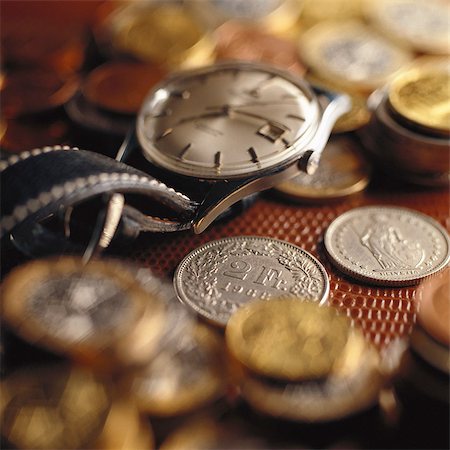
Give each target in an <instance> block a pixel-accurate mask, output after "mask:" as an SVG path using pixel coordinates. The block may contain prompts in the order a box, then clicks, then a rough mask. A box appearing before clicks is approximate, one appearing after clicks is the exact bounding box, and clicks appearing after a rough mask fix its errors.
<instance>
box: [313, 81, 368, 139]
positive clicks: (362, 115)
mask: <svg viewBox="0 0 450 450" xmlns="http://www.w3.org/2000/svg"><path fill="white" fill-rule="evenodd" d="M306 79H307V80H308V81H309V82H310V83H312V84H313V85H315V86H319V87H323V88H326V89H328V90H331V91H337V92H345V93H346V94H347V95H348V96H350V97H351V100H352V108H351V110H350V111H349V112H348V113H345V114H344V115H342V116H341V117H339V119H338V120H337V121H336V123H335V124H334V127H333V131H332V132H333V133H335V134H336V133H348V132H349V131H355V130H357V129H359V128H361V127H363V126H364V125H366V124H367V123H368V122H369V120H370V117H371V113H370V111H369V108H368V107H367V98H366V97H365V96H363V95H358V94H356V93H355V92H351V91H350V90H349V89H345V88H344V87H342V86H339V84H338V83H333V82H331V81H327V80H323V79H321V78H320V77H319V76H317V75H316V74H312V73H308V74H307V75H306Z"/></svg>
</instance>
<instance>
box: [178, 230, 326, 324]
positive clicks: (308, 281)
mask: <svg viewBox="0 0 450 450" xmlns="http://www.w3.org/2000/svg"><path fill="white" fill-rule="evenodd" d="M174 285H175V290H176V292H177V294H178V297H179V299H180V300H181V301H182V302H183V303H185V304H186V305H188V306H190V307H191V308H192V309H194V310H195V311H196V312H197V313H198V314H200V315H201V316H203V317H205V318H206V319H208V320H210V321H212V322H214V323H216V324H217V325H220V326H225V325H226V324H227V322H228V319H229V318H230V316H231V314H232V313H233V312H234V311H236V310H237V309H238V308H239V307H240V306H242V305H244V304H246V303H247V302H249V301H251V300H253V299H270V298H280V297H299V298H302V299H305V300H311V301H315V302H319V303H320V304H323V303H325V302H326V300H327V297H328V291H329V282H328V276H327V273H326V271H325V269H324V267H323V266H322V264H321V263H320V262H319V261H318V260H317V259H316V258H314V256H312V255H311V254H309V253H308V252H306V251H304V250H302V249H301V248H299V247H297V246H295V245H293V244H290V243H288V242H284V241H280V240H278V239H272V238H267V237H255V236H236V237H229V238H224V239H219V240H217V241H212V242H208V243H206V244H204V245H202V246H201V247H199V248H197V249H196V250H194V251H193V252H191V253H189V254H188V255H187V256H186V257H185V258H184V259H183V261H182V262H181V263H180V265H179V266H178V268H177V270H176V272H175V276H174Z"/></svg>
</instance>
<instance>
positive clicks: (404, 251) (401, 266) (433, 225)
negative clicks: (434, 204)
mask: <svg viewBox="0 0 450 450" xmlns="http://www.w3.org/2000/svg"><path fill="white" fill-rule="evenodd" d="M324 243H325V249H326V251H327V253H328V256H329V257H330V260H331V261H332V263H333V264H334V265H335V266H336V267H337V268H338V269H339V270H341V271H342V272H344V273H346V274H348V275H349V276H351V277H353V278H355V279H358V280H362V281H366V282H369V283H372V284H376V285H386V286H389V285H391V286H408V285H412V284H416V283H418V282H419V281H420V280H421V279H423V278H426V277H428V276H430V275H432V274H434V273H436V272H438V271H439V270H441V269H443V268H444V267H445V266H446V265H447V264H448V262H449V260H450V238H449V236H448V234H447V232H446V231H445V229H444V228H443V227H442V226H441V225H440V224H439V223H437V222H436V221H435V220H434V219H432V218H431V217H429V216H426V215H425V214H421V213H419V212H416V211H413V210H410V209H406V208H397V207H390V206H367V207H362V208H355V209H352V210H350V211H347V212H346V213H344V214H342V215H340V216H339V217H338V218H336V219H335V220H334V221H333V222H332V223H331V225H330V226H329V227H328V229H327V231H326V233H325V239H324Z"/></svg>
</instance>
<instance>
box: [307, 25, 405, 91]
mask: <svg viewBox="0 0 450 450" xmlns="http://www.w3.org/2000/svg"><path fill="white" fill-rule="evenodd" d="M299 50H300V56H301V58H302V59H303V60H304V61H305V63H306V64H307V65H308V66H309V67H310V68H311V69H312V70H313V71H314V72H316V73H317V74H318V75H319V76H320V77H321V78H323V79H326V80H330V81H331V82H333V83H338V84H340V85H342V86H343V87H344V88H348V89H350V90H351V91H361V92H370V91H372V90H373V89H375V88H377V87H378V86H381V85H382V84H384V83H385V82H386V81H387V80H388V79H389V78H390V77H391V76H392V75H393V74H395V73H396V72H397V71H398V70H399V69H400V68H401V67H402V66H404V65H405V64H406V63H408V62H409V61H410V59H411V56H410V55H409V54H408V53H407V52H405V51H403V50H400V49H399V48H397V47H395V46H394V45H393V44H392V43H391V42H389V41H387V40H386V39H384V38H383V37H382V36H381V35H378V34H377V33H375V32H374V31H373V30H372V29H370V28H369V27H367V26H366V25H364V24H363V23H362V22H358V21H351V20H349V21H342V22H323V23H319V24H317V25H316V26H314V27H313V28H311V29H310V30H308V31H307V32H306V33H304V34H303V35H302V36H301V38H300V40H299Z"/></svg>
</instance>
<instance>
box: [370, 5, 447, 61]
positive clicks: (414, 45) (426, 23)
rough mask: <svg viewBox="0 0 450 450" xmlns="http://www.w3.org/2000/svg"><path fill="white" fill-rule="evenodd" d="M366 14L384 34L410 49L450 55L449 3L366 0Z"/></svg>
mask: <svg viewBox="0 0 450 450" xmlns="http://www.w3.org/2000/svg"><path fill="white" fill-rule="evenodd" d="M364 12H365V14H366V16H367V18H368V19H369V20H370V21H371V22H372V23H373V24H374V26H376V27H377V28H378V29H379V30H380V32H381V33H383V34H384V35H386V36H388V37H389V38H390V39H392V40H394V41H396V42H398V43H399V44H401V45H403V46H405V47H407V48H410V49H413V50H415V51H418V52H423V53H428V54H430V53H431V54H449V53H450V25H449V17H450V5H449V3H448V2H447V1H445V0H444V1H442V0H427V1H426V2H425V1H423V0H377V1H372V0H366V1H365V3H364Z"/></svg>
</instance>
